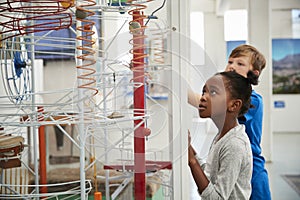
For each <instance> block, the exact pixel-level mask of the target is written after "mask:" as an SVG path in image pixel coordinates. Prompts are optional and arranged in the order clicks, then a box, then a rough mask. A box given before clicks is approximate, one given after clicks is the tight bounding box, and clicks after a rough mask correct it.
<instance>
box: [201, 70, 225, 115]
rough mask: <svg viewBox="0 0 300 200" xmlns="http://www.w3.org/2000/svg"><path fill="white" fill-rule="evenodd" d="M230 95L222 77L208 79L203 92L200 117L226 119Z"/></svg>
mask: <svg viewBox="0 0 300 200" xmlns="http://www.w3.org/2000/svg"><path fill="white" fill-rule="evenodd" d="M228 97H229V96H228V95H227V92H226V89H225V85H224V82H223V78H222V76H221V75H216V76H213V77H212V78H210V79H208V80H207V82H206V84H205V85H204V87H203V90H202V96H201V98H200V104H199V108H198V109H199V115H200V117H202V118H207V117H210V118H212V119H213V118H220V117H225V114H226V110H227V102H228Z"/></svg>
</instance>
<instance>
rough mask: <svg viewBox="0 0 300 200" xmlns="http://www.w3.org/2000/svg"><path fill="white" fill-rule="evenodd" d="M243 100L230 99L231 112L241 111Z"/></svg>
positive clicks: (229, 107)
mask: <svg viewBox="0 0 300 200" xmlns="http://www.w3.org/2000/svg"><path fill="white" fill-rule="evenodd" d="M242 103H243V102H242V100H241V99H233V100H231V101H230V103H229V106H228V111H229V112H239V111H240V109H241V107H242Z"/></svg>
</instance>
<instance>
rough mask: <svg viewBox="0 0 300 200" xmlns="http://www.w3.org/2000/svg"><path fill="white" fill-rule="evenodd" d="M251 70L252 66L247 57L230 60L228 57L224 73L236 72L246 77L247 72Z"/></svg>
mask: <svg viewBox="0 0 300 200" xmlns="http://www.w3.org/2000/svg"><path fill="white" fill-rule="evenodd" d="M250 70H253V66H252V64H251V62H250V58H249V57H248V56H241V57H236V58H232V57H229V59H228V63H227V66H226V68H225V71H236V72H237V73H239V74H240V75H242V76H244V77H247V73H248V71H250Z"/></svg>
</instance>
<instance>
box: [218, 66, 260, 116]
mask: <svg viewBox="0 0 300 200" xmlns="http://www.w3.org/2000/svg"><path fill="white" fill-rule="evenodd" d="M219 74H220V75H221V76H223V77H224V78H225V81H224V82H225V88H226V89H227V90H228V91H229V93H230V95H231V98H233V99H241V100H242V107H241V110H240V112H239V116H243V115H244V114H245V113H246V112H247V111H248V109H249V108H250V107H251V99H250V97H251V92H252V84H255V83H256V81H257V76H256V75H255V74H254V73H253V72H252V71H249V72H248V73H247V78H246V77H244V76H242V75H240V74H238V73H237V72H235V71H228V72H221V73H219Z"/></svg>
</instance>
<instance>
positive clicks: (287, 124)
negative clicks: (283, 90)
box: [271, 0, 300, 132]
mask: <svg viewBox="0 0 300 200" xmlns="http://www.w3.org/2000/svg"><path fill="white" fill-rule="evenodd" d="M272 2H273V5H272V6H273V11H272V14H271V19H272V26H271V27H272V38H293V30H292V23H291V10H290V8H297V9H300V3H299V1H298V4H296V3H295V1H288V2H285V1H283V2H282V4H280V2H279V1H278V0H273V1H272ZM286 3H287V4H286ZM275 101H283V102H284V104H285V107H283V108H275V106H274V102H275ZM299 102H300V94H294V95H273V101H272V102H271V103H272V109H273V110H272V113H271V114H272V119H273V120H272V125H273V131H274V132H300V123H299V116H298V115H299V111H300V105H299Z"/></svg>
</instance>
